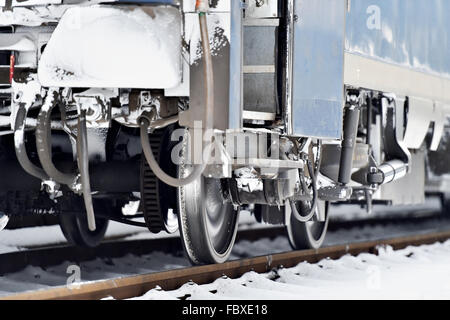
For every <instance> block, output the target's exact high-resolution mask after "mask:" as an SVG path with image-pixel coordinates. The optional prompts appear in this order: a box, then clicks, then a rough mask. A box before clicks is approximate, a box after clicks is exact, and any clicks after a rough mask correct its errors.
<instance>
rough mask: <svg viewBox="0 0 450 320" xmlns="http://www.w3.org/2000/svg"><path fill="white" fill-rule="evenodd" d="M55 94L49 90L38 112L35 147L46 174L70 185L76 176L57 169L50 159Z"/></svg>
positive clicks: (55, 102) (56, 101)
mask: <svg viewBox="0 0 450 320" xmlns="http://www.w3.org/2000/svg"><path fill="white" fill-rule="evenodd" d="M57 95H58V93H57V92H56V91H53V92H49V93H48V96H47V98H46V101H45V103H44V106H43V107H42V108H41V111H40V112H39V116H38V122H37V126H36V147H37V152H38V156H39V160H40V162H41V165H42V168H43V169H44V171H45V172H46V173H47V175H48V176H49V177H50V178H51V179H52V180H54V181H56V182H58V183H60V184H65V185H68V186H69V187H72V186H73V184H74V182H75V181H76V176H75V175H73V174H68V173H63V172H61V171H59V170H58V169H57V168H56V167H55V165H54V164H53V160H52V147H51V128H50V115H51V113H52V110H53V108H54V107H55V106H56V105H57V104H58V99H57Z"/></svg>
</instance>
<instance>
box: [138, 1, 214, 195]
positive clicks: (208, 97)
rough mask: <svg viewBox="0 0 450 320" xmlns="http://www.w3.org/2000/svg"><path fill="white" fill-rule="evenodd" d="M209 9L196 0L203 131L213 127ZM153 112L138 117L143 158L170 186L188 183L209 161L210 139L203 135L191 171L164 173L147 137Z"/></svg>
mask: <svg viewBox="0 0 450 320" xmlns="http://www.w3.org/2000/svg"><path fill="white" fill-rule="evenodd" d="M208 9H209V4H208V1H197V2H196V11H197V12H198V13H199V23H200V34H201V40H202V49H203V56H204V68H203V74H204V82H205V104H206V108H205V129H204V130H205V131H208V130H211V129H212V128H213V119H214V75H213V65H212V57H211V48H210V46H209V34H208V26H207V19H206V12H207V11H208ZM154 115H155V114H154V112H151V113H150V116H148V117H147V116H141V118H140V119H139V124H140V128H141V130H140V131H141V132H140V134H141V143H142V150H143V152H144V155H145V158H146V160H147V162H148V165H149V167H150V169H152V171H153V173H154V174H155V175H156V177H158V179H160V180H161V181H163V182H164V183H166V184H168V185H170V186H172V187H182V186H185V185H188V184H190V183H192V182H194V181H195V180H197V179H198V178H199V177H200V176H201V175H202V174H203V171H205V168H206V166H207V164H208V162H209V158H210V156H211V139H209V140H206V139H205V135H203V137H204V139H203V140H204V141H203V145H204V148H203V150H202V163H201V164H200V165H194V167H193V170H192V172H191V173H190V174H189V175H188V176H187V177H184V178H174V177H171V176H169V175H168V174H167V173H165V172H164V171H163V170H162V169H161V167H160V166H159V164H158V162H157V161H156V159H155V157H154V156H153V151H152V147H151V145H150V141H149V137H148V129H149V127H150V125H151V121H152V119H153V116H154Z"/></svg>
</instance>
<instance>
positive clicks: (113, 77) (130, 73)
mask: <svg viewBox="0 0 450 320" xmlns="http://www.w3.org/2000/svg"><path fill="white" fill-rule="evenodd" d="M38 76H39V81H40V82H41V83H42V85H43V86H49V87H54V86H56V87H95V88H155V89H167V88H172V87H175V86H177V85H178V84H179V83H180V81H181V15H180V12H179V11H178V9H176V8H174V7H168V6H158V7H150V6H144V7H137V6H125V7H122V6H121V7H112V6H107V5H97V6H91V7H75V8H70V9H68V10H67V11H66V13H65V14H64V15H63V16H62V18H61V20H60V22H59V24H58V26H57V28H56V30H55V31H54V33H53V35H52V37H51V39H50V41H49V42H48V45H47V47H46V48H45V51H44V53H43V55H42V57H41V60H40V62H39V67H38Z"/></svg>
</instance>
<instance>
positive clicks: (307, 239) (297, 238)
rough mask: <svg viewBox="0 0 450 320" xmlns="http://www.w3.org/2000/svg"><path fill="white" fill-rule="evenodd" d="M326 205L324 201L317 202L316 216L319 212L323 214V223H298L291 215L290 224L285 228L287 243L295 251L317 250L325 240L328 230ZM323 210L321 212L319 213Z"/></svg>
mask: <svg viewBox="0 0 450 320" xmlns="http://www.w3.org/2000/svg"><path fill="white" fill-rule="evenodd" d="M328 206H329V205H328V203H327V202H325V201H320V200H319V201H318V203H317V207H316V212H315V214H316V215H317V216H320V214H319V212H325V220H324V221H307V222H300V221H298V220H297V219H296V218H295V217H294V215H292V214H291V217H290V219H289V220H290V223H288V225H287V226H286V228H287V232H288V237H289V243H290V244H291V246H292V248H293V249H295V250H302V249H318V248H320V246H321V245H322V243H323V241H324V240H325V235H326V233H327V229H328V221H329V215H328ZM319 210H323V211H319Z"/></svg>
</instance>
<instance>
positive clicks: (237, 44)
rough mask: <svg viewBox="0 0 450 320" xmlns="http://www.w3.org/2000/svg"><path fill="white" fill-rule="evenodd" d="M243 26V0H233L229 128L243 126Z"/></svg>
mask: <svg viewBox="0 0 450 320" xmlns="http://www.w3.org/2000/svg"><path fill="white" fill-rule="evenodd" d="M242 28H243V26H242V5H241V1H240V0H234V1H232V2H231V30H230V38H231V39H230V98H229V101H230V107H229V113H228V128H229V129H240V128H242V108H243V104H242V99H243V97H242V95H243V93H242V51H243V48H242V46H243V44H242V41H243V40H242V38H243V35H242V32H243V31H242V30H243V29H242Z"/></svg>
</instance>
